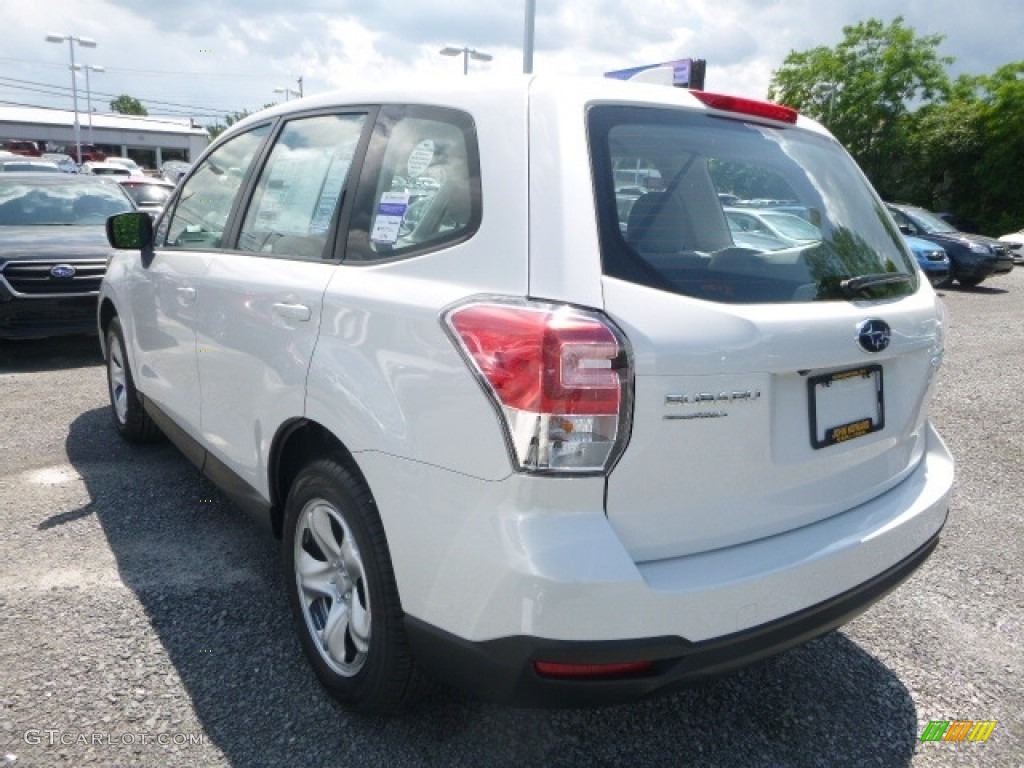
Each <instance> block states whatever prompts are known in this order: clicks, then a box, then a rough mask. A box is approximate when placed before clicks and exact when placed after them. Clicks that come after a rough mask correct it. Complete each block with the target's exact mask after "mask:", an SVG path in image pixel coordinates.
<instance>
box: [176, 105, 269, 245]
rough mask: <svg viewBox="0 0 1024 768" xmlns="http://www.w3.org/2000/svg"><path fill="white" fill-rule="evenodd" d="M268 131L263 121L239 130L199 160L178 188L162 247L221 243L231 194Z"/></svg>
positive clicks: (235, 194) (234, 194) (231, 204)
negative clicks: (239, 131) (258, 124)
mask: <svg viewBox="0 0 1024 768" xmlns="http://www.w3.org/2000/svg"><path fill="white" fill-rule="evenodd" d="M269 132H270V126H269V125H265V126H261V127H259V128H255V129H253V130H251V131H249V132H248V133H243V134H242V135H240V136H236V137H235V138H233V139H231V141H229V142H227V143H226V144H224V145H222V146H221V147H220V148H218V149H217V150H216V151H215V152H214V153H213V154H211V155H210V156H209V157H207V158H206V159H205V160H203V162H202V163H201V164H200V165H199V167H198V168H196V170H195V173H193V174H192V175H191V176H190V177H189V178H188V179H186V181H185V182H184V186H183V187H182V188H181V194H180V195H179V196H178V204H177V206H176V207H175V209H174V213H173V214H172V216H171V220H170V223H169V225H168V227H167V239H166V241H165V242H164V246H163V247H166V248H181V249H183V250H207V249H210V248H220V247H221V245H222V240H223V239H224V228H225V226H226V225H227V221H228V216H229V215H230V213H231V208H232V206H233V205H234V202H235V197H236V196H237V194H238V190H239V188H240V187H241V186H242V181H243V180H244V179H245V175H246V173H247V172H248V170H249V166H250V165H252V162H253V159H254V158H255V157H256V153H257V152H258V151H259V149H260V147H261V146H262V144H263V141H264V140H265V139H266V137H267V134H268V133H269ZM158 242H160V241H159V240H158Z"/></svg>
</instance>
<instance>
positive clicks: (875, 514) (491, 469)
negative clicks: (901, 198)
mask: <svg viewBox="0 0 1024 768" xmlns="http://www.w3.org/2000/svg"><path fill="white" fill-rule="evenodd" d="M723 206H728V207H730V208H734V209H735V208H737V207H744V206H745V207H748V208H751V209H764V208H773V209H776V210H786V211H787V212H789V213H791V214H795V215H799V216H801V217H802V218H803V219H805V220H806V221H807V222H808V223H809V224H810V225H811V226H812V227H813V228H814V232H816V233H817V234H816V235H815V236H814V238H813V239H807V240H804V241H801V242H799V243H796V244H794V242H793V241H788V242H784V241H781V240H776V239H774V238H772V237H771V236H769V235H766V234H763V233H751V232H745V231H743V230H742V229H738V228H737V229H733V228H730V223H729V221H728V220H727V218H726V216H725V215H724V214H723ZM108 235H109V238H110V241H111V243H112V245H114V246H115V247H116V248H117V249H119V250H117V251H116V252H115V254H114V255H113V257H112V259H111V261H110V265H109V269H108V270H107V273H106V277H105V279H104V281H103V285H102V290H101V294H100V301H99V309H98V320H99V327H100V335H101V339H102V340H103V345H104V353H105V359H106V361H107V372H108V377H109V390H110V399H111V404H112V410H113V415H114V423H115V424H116V426H117V429H118V430H119V431H120V432H121V434H122V435H123V436H124V437H125V438H127V439H129V440H133V441H141V440H147V439H150V438H153V437H154V436H156V435H158V434H159V433H162V434H164V435H166V436H167V437H168V438H170V440H172V441H173V442H174V443H175V444H176V445H177V446H178V447H179V448H181V450H182V451H183V452H184V453H185V454H186V455H187V456H188V458H189V459H191V460H192V461H194V462H195V463H196V464H197V465H198V466H199V467H200V468H201V469H202V471H203V473H204V474H205V475H207V476H208V477H209V478H210V479H211V480H212V481H214V482H215V483H217V484H218V486H219V487H221V488H222V489H223V490H224V491H225V493H226V494H227V495H228V496H229V497H230V498H232V499H234V500H235V501H236V502H237V504H238V506H239V507H240V508H242V509H244V510H246V511H249V512H252V513H253V514H255V515H256V516H257V518H259V519H260V520H262V521H263V522H264V523H265V524H266V525H267V527H268V528H269V529H270V530H271V531H272V532H273V533H274V534H276V535H277V536H279V537H281V539H282V541H283V546H282V552H283V557H282V560H283V564H284V568H285V570H286V583H287V585H288V591H289V595H290V601H291V605H292V608H293V612H294V617H295V624H296V627H297V630H298V633H299V636H300V637H301V641H302V645H303V647H304V649H305V652H306V654H307V655H308V657H309V660H310V663H311V664H312V666H313V668H314V669H315V671H316V674H317V675H318V677H319V679H320V680H321V681H322V683H323V684H324V686H325V687H326V688H327V689H328V690H329V691H330V692H331V693H332V694H333V695H334V696H336V697H337V698H338V699H339V700H341V701H342V702H344V703H345V704H347V705H348V706H350V707H352V708H353V709H358V710H363V711H387V710H394V709H397V708H400V707H402V706H404V705H407V704H408V703H409V702H410V701H411V700H413V698H414V696H415V695H416V694H417V692H418V691H420V690H421V689H422V688H423V687H424V686H423V685H422V684H423V683H424V681H427V680H431V679H436V678H439V679H441V680H443V681H446V682H449V683H453V684H456V685H458V686H461V687H463V688H465V689H468V690H470V691H472V692H474V693H476V694H477V695H479V696H482V697H485V698H487V699H489V700H492V701H499V702H507V703H511V704H516V705H530V706H533V705H581V704H595V703H607V702H613V701H621V700H623V699H630V698H636V697H639V696H643V695H646V694H650V693H653V692H656V691H665V690H671V689H672V688H673V687H677V686H680V685H684V684H687V683H692V682H693V681H697V680H701V679H704V678H707V677H709V676H712V675H718V674H721V673H723V672H728V671H730V670H733V669H735V668H737V667H739V666H741V665H744V664H748V663H750V662H753V661H755V660H758V659H761V658H763V657H765V656H768V655H770V654H774V653H778V652H780V651H782V650H784V649H786V648H789V647H791V646H793V645H795V644H798V643H801V642H804V641H806V640H808V639H809V638H812V637H814V636H816V635H819V634H822V633H824V632H827V631H829V630H831V629H833V628H835V627H836V626H838V625H840V624H842V623H843V622H845V621H847V620H849V619H850V618H852V617H853V616H855V615H857V614H858V613H859V612H860V611H862V610H864V609H865V608H866V607H867V606H869V605H870V604H871V603H872V602H874V601H875V600H877V599H878V598H880V597H881V596H882V595H883V594H885V593H886V592H887V591H888V590H890V589H892V588H893V587H895V586H896V585H897V584H898V583H900V582H901V581H902V580H903V579H905V578H906V577H907V576H909V575H910V574H911V573H912V572H913V571H914V569H915V568H916V567H917V566H919V565H920V564H921V563H922V562H923V561H924V560H925V559H926V558H927V556H928V555H929V554H930V553H931V551H932V550H933V549H934V547H935V545H936V543H937V541H938V536H939V532H940V531H941V529H942V527H943V524H944V522H945V520H946V515H947V511H948V506H949V497H950V491H951V486H952V482H953V462H952V459H951V457H950V455H949V453H948V452H947V450H946V448H945V446H944V445H943V443H942V441H941V439H940V438H939V436H938V435H937V434H936V432H935V431H934V429H933V427H932V426H931V423H930V421H929V417H928V409H929V404H930V402H931V400H932V394H933V388H934V387H935V384H936V377H937V373H938V370H939V366H940V363H941V360H942V356H943V343H944V335H945V323H946V320H945V314H944V310H943V307H942V305H941V303H940V300H939V299H938V298H937V297H936V295H935V293H934V291H933V290H932V288H931V286H930V285H929V283H928V281H927V280H926V279H924V278H923V276H922V275H921V274H920V272H919V271H918V268H917V266H916V262H915V259H914V257H913V256H912V255H911V253H910V252H909V251H908V250H907V246H906V245H905V244H904V240H903V238H902V236H901V235H900V232H899V230H898V229H897V228H896V226H895V224H894V223H893V221H892V219H891V218H890V217H889V214H888V213H887V212H886V209H885V207H884V205H883V204H882V202H881V201H880V200H879V198H878V196H877V195H876V193H875V192H874V191H873V190H872V188H871V186H870V185H869V183H868V181H867V180H866V179H865V177H864V176H863V175H862V173H861V172H860V171H859V170H858V168H857V166H856V165H855V164H854V162H853V161H852V160H851V158H850V157H849V156H848V155H847V153H846V152H845V151H844V150H843V149H842V147H841V146H840V145H839V144H838V143H837V142H836V141H835V139H834V138H832V137H831V136H830V135H829V134H828V133H827V132H826V131H825V130H824V129H823V128H822V127H821V126H819V125H818V124H816V123H815V122H813V121H811V120H808V119H806V118H804V117H802V116H799V115H798V114H797V113H795V112H794V111H792V110H790V109H788V108H785V107H782V106H778V105H775V104H769V103H765V102H759V101H752V100H747V99H740V98H732V97H727V96H720V95H716V94H711V93H705V92H698V91H692V92H691V91H687V90H685V89H675V88H667V87H663V86H658V85H645V84H637V83H623V82H618V81H612V80H605V79H569V78H561V77H548V76H534V77H525V76H524V77H522V78H515V79H513V80H508V81H505V80H495V81H487V80H482V79H477V78H473V79H471V80H467V81H466V82H465V83H456V82H446V83H438V82H434V83H431V84H424V83H417V84H410V83H405V84H403V85H399V86H397V87H394V88H387V87H383V86H380V87H367V88H365V89H360V90H353V91H350V92H336V93H330V94H325V95H321V96H316V97H310V98H305V99H300V100H298V101H291V102H288V103H286V104H283V105H280V106H277V107H274V108H272V109H269V110H267V111H264V112H261V113H259V114H256V115H253V116H251V117H249V118H247V119H246V120H244V121H242V122H240V123H238V124H237V125H235V126H233V127H232V128H231V129H230V130H229V131H228V132H226V133H225V134H224V135H223V136H221V137H220V138H219V139H218V140H217V141H216V142H215V143H214V144H213V145H212V146H211V147H209V149H208V150H207V151H206V152H205V154H204V155H203V156H202V157H201V158H200V159H199V160H198V162H196V163H195V165H194V167H193V169H192V170H191V171H190V173H189V175H188V176H187V177H186V178H185V179H184V181H183V183H181V184H180V185H179V187H178V189H177V191H176V193H175V195H174V197H173V198H172V200H171V201H170V202H169V204H168V205H167V207H166V209H165V211H164V213H163V214H162V215H161V216H160V218H158V219H157V220H156V221H155V222H151V220H150V217H149V216H148V215H147V214H145V213H128V214H122V215H119V216H115V217H112V218H111V219H110V220H109V221H108Z"/></svg>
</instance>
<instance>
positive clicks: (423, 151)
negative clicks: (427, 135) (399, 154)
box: [405, 139, 434, 178]
mask: <svg viewBox="0 0 1024 768" xmlns="http://www.w3.org/2000/svg"><path fill="white" fill-rule="evenodd" d="M432 162H434V140H433V139H424V140H423V141H421V142H420V143H419V144H417V145H416V147H415V148H414V149H413V151H412V152H411V153H410V154H409V160H408V162H407V163H406V164H405V165H406V170H407V171H408V173H409V176H411V177H412V178H415V177H417V176H422V175H423V172H424V171H425V170H427V168H429V167H430V164H431V163H432Z"/></svg>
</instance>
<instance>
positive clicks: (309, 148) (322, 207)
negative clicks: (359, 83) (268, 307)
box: [238, 114, 366, 259]
mask: <svg viewBox="0 0 1024 768" xmlns="http://www.w3.org/2000/svg"><path fill="white" fill-rule="evenodd" d="M365 122H366V115H365V114H359V115H321V116H317V117H307V118H303V119H298V120H292V121H291V122H289V123H288V124H287V125H285V127H284V129H283V130H282V131H281V135H280V137H279V138H278V140H277V142H276V143H275V144H274V148H273V150H272V151H271V153H270V158H269V160H268V161H267V164H266V166H265V167H264V168H263V170H262V172H261V173H260V178H259V182H258V183H257V186H256V192H255V194H254V195H253V198H252V203H251V204H250V205H249V210H248V211H247V212H246V215H245V221H244V223H243V224H242V231H241V235H240V237H239V240H238V248H239V249H240V250H243V251H255V252H258V253H266V254H272V255H281V256H290V257H298V258H308V259H319V258H321V257H322V255H323V251H324V246H325V244H326V242H327V232H328V230H329V229H330V227H331V222H332V221H333V219H334V215H335V211H336V210H337V209H338V207H339V206H340V204H341V201H342V200H343V197H344V193H345V189H346V182H347V179H348V172H349V168H350V167H351V165H352V157H353V155H354V154H355V150H356V145H357V144H358V142H359V137H360V135H361V133H362V130H363V125H364V124H365Z"/></svg>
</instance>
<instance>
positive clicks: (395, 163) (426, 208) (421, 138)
mask: <svg viewBox="0 0 1024 768" xmlns="http://www.w3.org/2000/svg"><path fill="white" fill-rule="evenodd" d="M375 141H376V149H377V151H376V152H375V156H376V158H379V160H377V163H379V165H375V166H373V168H370V170H369V172H367V173H364V175H363V179H362V180H361V184H362V185H364V187H361V189H360V198H359V211H357V213H356V216H355V218H354V220H353V233H354V234H356V237H357V239H356V240H355V242H354V243H352V242H351V241H350V245H353V247H351V248H350V250H349V254H350V257H351V258H362V259H364V260H376V259H385V258H392V257H395V256H404V255H412V254H415V253H422V252H423V251H426V250H434V249H436V248H440V247H443V246H445V245H451V244H454V243H456V242H459V241H461V240H465V239H466V238H468V237H470V236H471V235H472V234H473V233H474V232H475V231H476V229H477V227H478V226H479V224H480V217H481V204H480V170H479V169H480V161H479V155H478V152H477V146H476V139H475V129H474V126H473V122H472V119H471V118H470V117H469V115H467V114H465V113H463V112H456V111H454V110H443V109H439V108H420V107H406V108H404V109H402V110H399V111H397V113H396V111H395V110H394V109H392V110H391V112H390V114H387V115H382V124H379V125H378V126H377V131H376V135H375ZM381 147H383V148H382V149H381ZM368 166H369V164H368ZM376 167H379V168H380V172H379V174H378V175H376V176H373V175H372V173H373V169H374V168H376ZM360 229H362V231H361V232H360V231H359V230H360Z"/></svg>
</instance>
